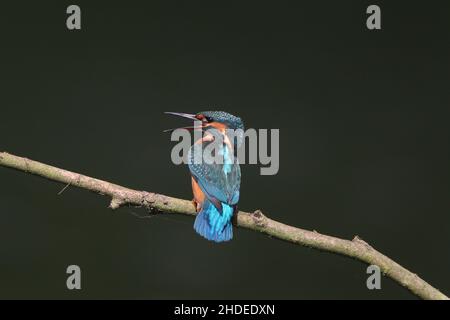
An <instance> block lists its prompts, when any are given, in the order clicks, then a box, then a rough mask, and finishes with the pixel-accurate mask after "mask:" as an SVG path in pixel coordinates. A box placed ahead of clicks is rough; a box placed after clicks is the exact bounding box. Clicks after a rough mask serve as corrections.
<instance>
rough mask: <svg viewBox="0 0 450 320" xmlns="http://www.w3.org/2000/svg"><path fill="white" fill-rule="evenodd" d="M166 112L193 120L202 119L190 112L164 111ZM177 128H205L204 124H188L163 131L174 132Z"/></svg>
mask: <svg viewBox="0 0 450 320" xmlns="http://www.w3.org/2000/svg"><path fill="white" fill-rule="evenodd" d="M164 113H165V114H171V115H174V116H178V117H183V118H187V119H190V120H193V121H200V120H198V119H197V118H196V117H195V114H190V113H181V112H164ZM177 129H187V130H196V129H203V125H201V126H187V127H180V128H172V129H166V130H164V131H163V132H172V131H174V130H177Z"/></svg>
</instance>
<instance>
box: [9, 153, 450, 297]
mask: <svg viewBox="0 0 450 320" xmlns="http://www.w3.org/2000/svg"><path fill="white" fill-rule="evenodd" d="M0 166H4V167H8V168H12V169H16V170H19V171H24V172H27V173H30V174H34V175H37V176H41V177H43V178H46V179H49V180H53V181H57V182H61V183H64V184H66V185H70V186H74V187H79V188H83V189H87V190H90V191H93V192H96V193H99V194H101V195H106V196H108V197H110V198H111V203H110V205H109V207H110V208H111V209H117V208H120V207H121V206H125V205H131V206H140V207H145V208H147V209H149V210H151V211H152V212H155V213H173V214H184V215H191V216H195V215H196V212H195V209H194V206H193V204H192V202H191V201H188V200H182V199H177V198H172V197H168V196H165V195H161V194H157V193H153V192H146V191H137V190H133V189H129V188H125V187H122V186H120V185H117V184H113V183H110V182H107V181H102V180H99V179H95V178H91V177H88V176H85V175H82V174H79V173H75V172H71V171H67V170H63V169H59V168H56V167H53V166H49V165H46V164H43V163H40V162H37V161H33V160H30V159H27V158H22V157H18V156H14V155H11V154H8V153H6V152H0ZM236 220H237V225H238V226H239V227H241V228H247V229H250V230H254V231H257V232H261V233H264V234H267V235H269V236H271V237H274V238H278V239H281V240H284V241H287V242H291V243H294V244H298V245H302V246H307V247H311V248H315V249H319V250H322V251H327V252H333V253H337V254H340V255H343V256H347V257H351V258H354V259H357V260H360V261H362V262H364V263H367V264H374V265H377V266H379V267H380V270H381V272H383V274H385V275H387V276H389V277H390V278H392V279H393V280H394V281H396V282H398V283H399V284H401V285H402V286H404V287H406V288H407V289H409V290H410V291H411V292H412V293H414V294H415V295H417V296H418V297H420V298H422V299H433V300H438V299H439V300H440V299H442V300H448V299H449V298H448V297H447V296H445V295H444V294H443V293H441V292H440V291H439V290H437V289H435V288H434V287H432V286H431V285H430V284H428V283H427V282H425V281H424V280H422V279H421V278H420V277H419V276H417V275H416V274H414V273H412V272H410V271H408V270H407V269H405V268H404V267H402V266H401V265H399V264H398V263H396V262H395V261H393V260H391V259H390V258H388V257H387V256H385V255H383V254H382V253H380V252H378V251H377V250H375V249H374V248H373V247H371V246H370V245H369V244H367V243H366V242H365V241H363V240H361V239H360V238H359V237H358V236H355V238H354V239H353V240H351V241H350V240H344V239H339V238H336V237H332V236H328V235H324V234H320V233H318V232H315V231H308V230H304V229H300V228H296V227H292V226H288V225H285V224H283V223H281V222H278V221H275V220H272V219H270V218H268V217H266V216H265V215H264V214H263V213H262V212H261V211H259V210H257V211H255V212H252V213H248V212H243V211H239V213H238V214H237V219H236Z"/></svg>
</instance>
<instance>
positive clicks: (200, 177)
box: [166, 111, 244, 242]
mask: <svg viewBox="0 0 450 320" xmlns="http://www.w3.org/2000/svg"><path fill="white" fill-rule="evenodd" d="M166 113H167V114H171V115H175V116H180V117H184V118H188V119H190V120H193V121H195V122H194V124H195V125H194V126H188V127H182V128H180V129H188V130H201V135H199V136H200V138H199V139H197V140H196V141H194V144H193V145H192V146H191V147H190V149H189V152H188V155H187V159H188V166H189V171H190V174H191V183H192V193H193V196H194V197H193V200H192V202H193V204H194V206H195V208H196V211H197V216H196V218H195V222H194V230H195V231H196V232H197V233H198V234H199V235H201V236H202V237H204V238H206V239H208V240H210V241H215V242H224V241H229V240H231V239H232V238H233V226H232V217H233V215H234V214H235V213H236V212H237V204H238V202H239V192H240V185H241V169H240V167H239V162H238V158H237V156H236V155H237V148H238V147H239V146H240V144H241V143H242V140H243V131H244V123H243V122H242V120H241V118H239V117H236V116H234V115H232V114H229V113H227V112H224V111H203V112H199V113H196V114H188V113H178V112H166ZM172 130H174V129H170V131H172ZM167 131H169V130H167ZM213 143H214V145H211V144H213ZM208 146H210V147H214V148H215V149H214V150H215V155H214V159H215V160H219V161H205V160H206V159H204V157H205V153H204V152H203V150H205V148H207V147H208ZM199 159H200V160H202V161H198V160H199Z"/></svg>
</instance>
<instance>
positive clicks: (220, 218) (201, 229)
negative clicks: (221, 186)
mask: <svg viewBox="0 0 450 320" xmlns="http://www.w3.org/2000/svg"><path fill="white" fill-rule="evenodd" d="M233 211H234V209H233V207H232V206H229V205H228V204H225V203H222V213H220V212H219V210H217V208H216V207H215V206H214V205H213V204H212V203H211V202H210V201H209V200H208V199H205V202H204V203H203V208H202V210H201V211H200V212H199V213H198V215H197V217H196V218H195V223H194V229H195V231H197V233H198V234H199V235H201V236H202V237H204V238H206V239H208V240H211V241H215V242H223V241H229V240H231V239H232V238H233V226H232V224H231V218H232V217H233Z"/></svg>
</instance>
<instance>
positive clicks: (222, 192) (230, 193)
mask: <svg viewBox="0 0 450 320" xmlns="http://www.w3.org/2000/svg"><path fill="white" fill-rule="evenodd" d="M206 144H207V143H203V147H205V145H206ZM202 151H203V150H202V148H195V147H194V146H192V147H191V148H190V150H189V155H188V159H189V170H190V171H191V174H192V175H193V176H194V177H195V179H196V180H197V182H198V184H199V186H200V188H201V189H202V190H203V192H204V193H205V195H206V196H207V197H208V198H209V199H210V200H214V198H215V199H217V200H219V201H221V202H224V203H227V204H229V205H235V204H237V203H238V201H239V188H240V184H241V170H240V167H239V163H238V161H237V157H235V158H234V161H233V162H232V163H225V164H216V163H208V162H206V161H203V162H202V163H196V161H195V160H196V159H202V158H201V156H202ZM196 155H197V158H195V157H196ZM197 162H198V161H197ZM224 166H225V167H224Z"/></svg>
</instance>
